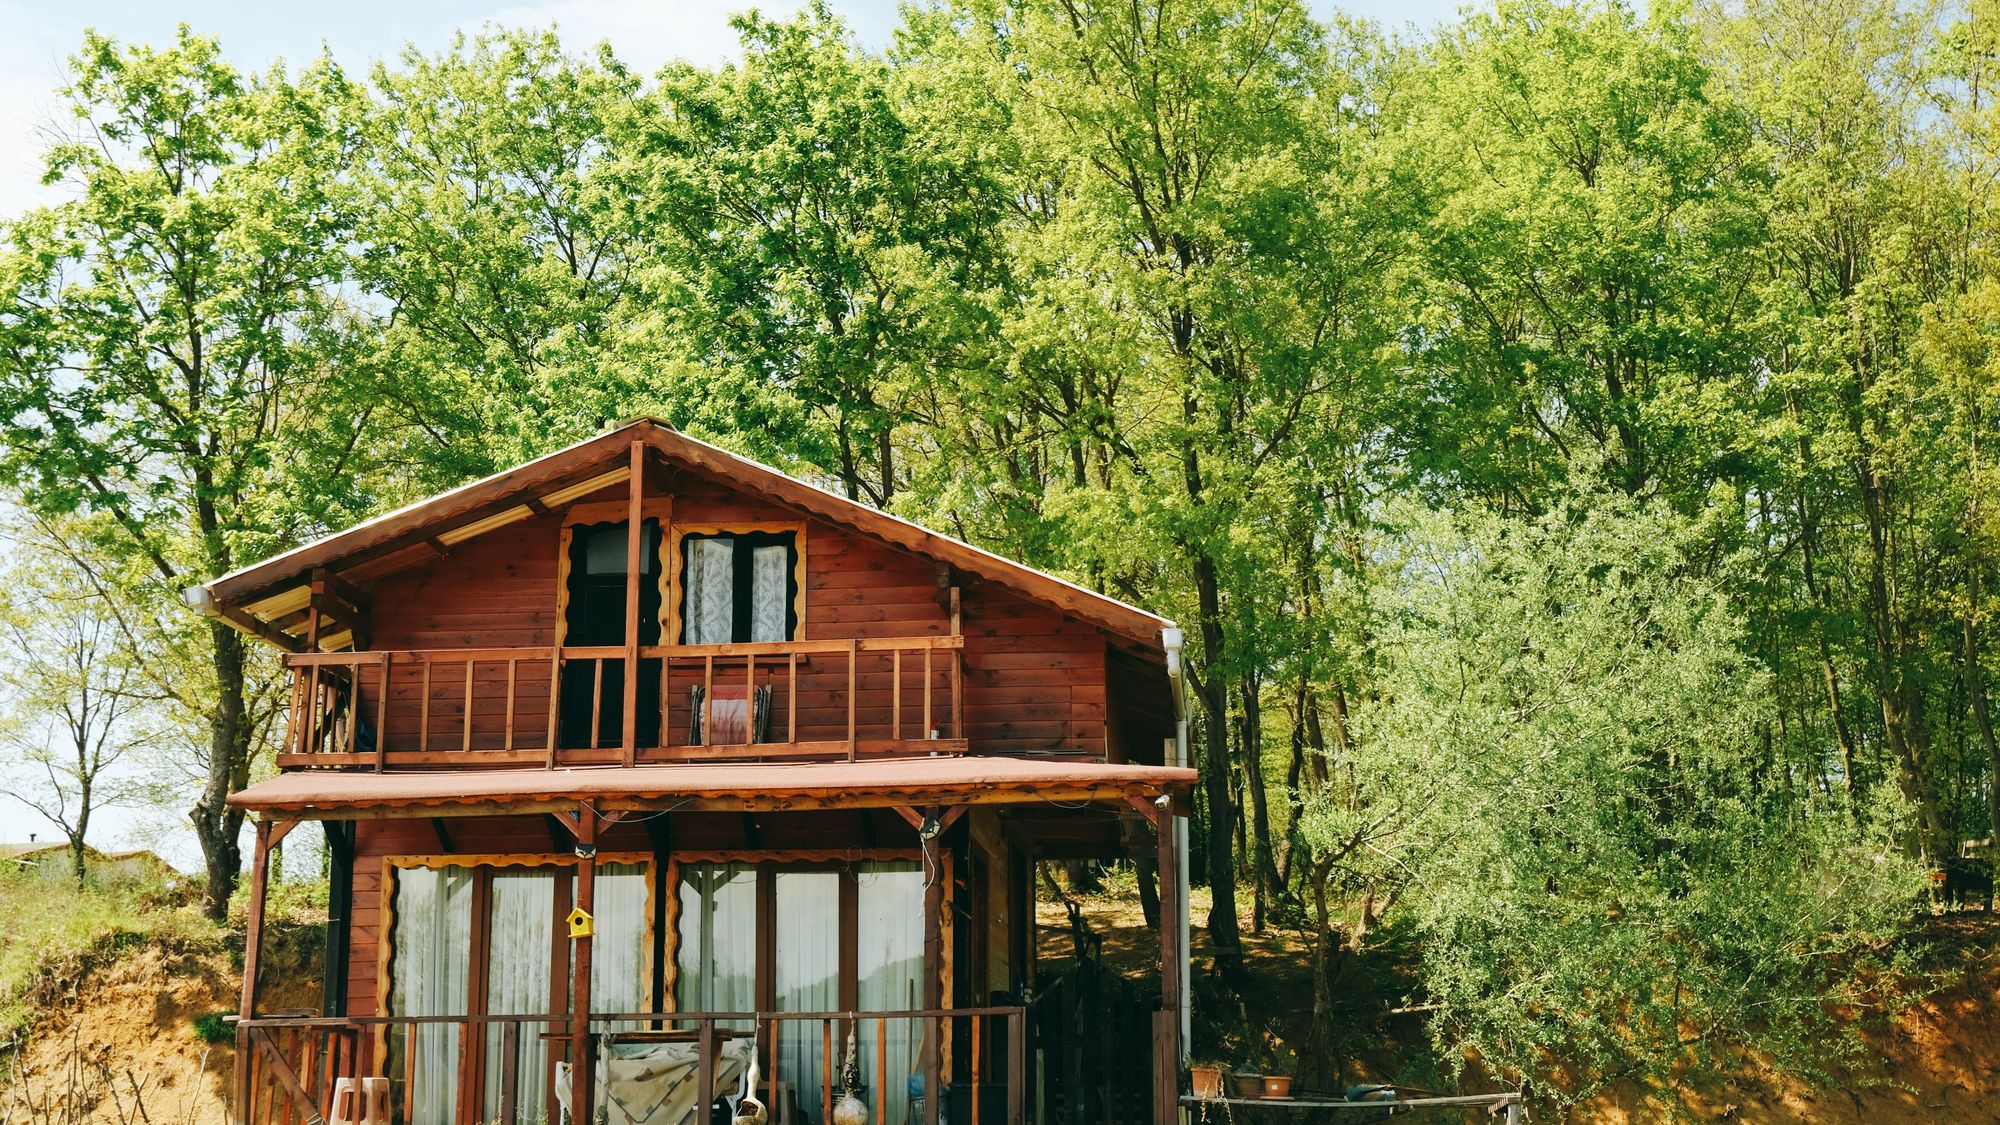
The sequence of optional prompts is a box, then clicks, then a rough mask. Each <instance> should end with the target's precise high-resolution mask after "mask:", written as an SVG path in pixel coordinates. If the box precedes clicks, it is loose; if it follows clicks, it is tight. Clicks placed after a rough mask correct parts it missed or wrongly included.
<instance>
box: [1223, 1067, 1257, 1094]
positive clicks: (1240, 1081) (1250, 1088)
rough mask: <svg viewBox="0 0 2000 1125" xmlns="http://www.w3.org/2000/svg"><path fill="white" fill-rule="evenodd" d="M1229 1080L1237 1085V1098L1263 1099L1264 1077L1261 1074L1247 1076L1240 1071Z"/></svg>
mask: <svg viewBox="0 0 2000 1125" xmlns="http://www.w3.org/2000/svg"><path fill="white" fill-rule="evenodd" d="M1229 1080H1230V1081H1231V1082H1233V1083H1234V1084H1235V1087H1236V1096H1237V1097H1239V1098H1261V1097H1263V1096H1264V1076H1263V1075H1261V1074H1247V1073H1244V1072H1242V1071H1238V1072H1237V1073H1235V1074H1232V1075H1230V1076H1229Z"/></svg>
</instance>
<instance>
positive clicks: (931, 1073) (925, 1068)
mask: <svg viewBox="0 0 2000 1125" xmlns="http://www.w3.org/2000/svg"><path fill="white" fill-rule="evenodd" d="M850 698H851V697H850ZM938 823H939V819H938V810H937V807H936V806H932V807H931V808H929V809H926V810H925V812H924V824H925V825H927V826H935V825H937V824H938ZM925 831H926V828H924V827H919V828H918V829H917V832H918V835H919V837H920V838H921V839H922V840H923V848H924V1010H925V1011H929V1012H935V1011H938V1010H939V1009H941V1008H943V1007H944V979H943V976H942V974H943V972H944V929H943V926H944V855H943V849H942V848H941V847H939V839H940V837H942V836H943V835H944V833H943V831H941V830H937V829H935V828H932V829H931V830H930V835H928V836H926V835H924V832H925ZM924 1022H925V1024H926V1026H925V1028H924V1047H923V1061H922V1062H921V1063H920V1064H919V1069H920V1070H921V1071H922V1073H923V1077H924V1125H938V1111H939V1109H940V1108H941V1105H942V1102H943V1100H944V1081H943V1076H942V1075H940V1074H939V1073H938V1060H939V1058H940V1050H939V1048H940V1044H939V1042H938V1039H939V1036H940V1035H941V1034H942V1033H943V1028H944V1025H943V1023H942V1022H941V1021H940V1020H939V1019H938V1018H937V1017H936V1016H931V1017H929V1018H927V1019H926V1020H925V1021H924Z"/></svg>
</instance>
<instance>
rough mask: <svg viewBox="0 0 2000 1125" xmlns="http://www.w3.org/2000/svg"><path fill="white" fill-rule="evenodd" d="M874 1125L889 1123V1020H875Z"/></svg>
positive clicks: (887, 1124)
mask: <svg viewBox="0 0 2000 1125" xmlns="http://www.w3.org/2000/svg"><path fill="white" fill-rule="evenodd" d="M875 1125H889V1020H888V1019H887V1018H886V1017H884V1018H882V1019H879V1020H876V1021H875Z"/></svg>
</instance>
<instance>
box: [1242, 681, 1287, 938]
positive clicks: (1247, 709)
mask: <svg viewBox="0 0 2000 1125" xmlns="http://www.w3.org/2000/svg"><path fill="white" fill-rule="evenodd" d="M1239 694H1240V696H1241V699H1242V707H1243V777H1244V782H1245V785H1246V787H1247V788H1248V789H1249V792H1250V875H1251V885H1252V886H1253V887H1254V888H1255V889H1256V890H1255V898H1254V901H1253V905H1252V907H1251V912H1250V929H1251V932H1253V933H1259V934H1261V933H1263V932H1264V926H1265V922H1266V916H1267V915H1268V914H1269V912H1270V909H1271V902H1272V900H1273V899H1274V898H1276V897H1277V896H1279V895H1281V894H1282V893H1283V884H1282V883H1281V882H1279V880H1278V864H1277V860H1276V859H1275V857H1274V855H1273V853H1272V850H1271V813H1270V799H1269V796H1268V794H1266V792H1265V788H1264V708H1263V700H1262V698H1261V693H1260V692H1259V691H1258V684H1257V677H1256V676H1255V675H1254V674H1253V675H1246V676H1244V677H1243V680H1242V686H1241V690H1240V692H1239Z"/></svg>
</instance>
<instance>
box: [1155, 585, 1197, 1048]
mask: <svg viewBox="0 0 2000 1125" xmlns="http://www.w3.org/2000/svg"><path fill="white" fill-rule="evenodd" d="M1181 645H1182V637H1181V631H1180V627H1179V626H1177V625H1169V626H1167V627H1166V628H1164V629H1161V630H1160V646H1161V647H1162V648H1164V649H1165V650H1166V653H1167V680H1168V683H1169V684H1170V685H1171V687H1172V691H1173V696H1174V754H1173V757H1174V760H1173V761H1172V762H1171V763H1169V764H1170V765H1174V766H1180V767H1183V768H1185V767H1186V766H1187V764H1188V714H1187V686H1186V685H1187V677H1186V675H1184V674H1183V670H1182V666H1181ZM1173 823H1174V853H1175V855H1176V856H1177V862H1176V863H1175V864H1174V867H1175V868H1177V869H1178V871H1179V881H1180V896H1179V897H1180V904H1181V943H1180V944H1181V949H1180V954H1181V973H1180V976H1181V996H1180V1008H1181V1061H1182V1062H1186V1061H1187V1058H1188V1044H1189V1043H1190V1042H1192V1041H1193V1036H1194V1015H1193V1009H1192V1008H1191V1007H1190V1006H1189V1004H1188V997H1189V996H1191V995H1192V994H1193V993H1194V978H1193V976H1192V972H1193V960H1192V958H1191V957H1190V956H1189V953H1188V942H1189V940H1190V939H1191V937H1192V934H1191V932H1190V931H1191V929H1192V927H1191V926H1190V924H1189V921H1188V917H1189V915H1190V914H1192V913H1193V911H1192V910H1191V909H1190V908H1189V906H1188V818H1186V817H1184V816H1177V817H1175V818H1174V821H1173Z"/></svg>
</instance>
